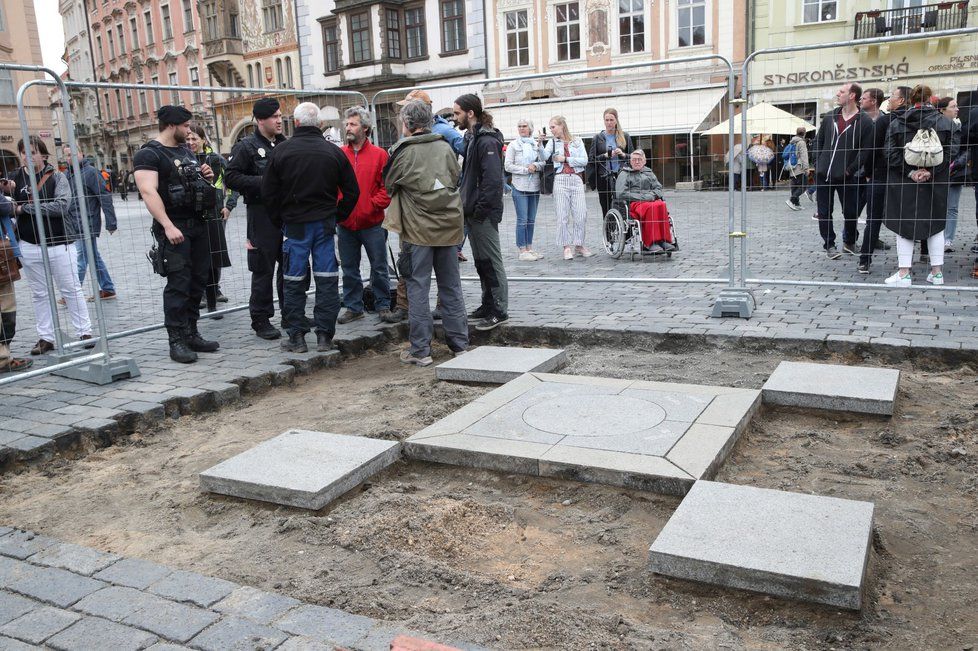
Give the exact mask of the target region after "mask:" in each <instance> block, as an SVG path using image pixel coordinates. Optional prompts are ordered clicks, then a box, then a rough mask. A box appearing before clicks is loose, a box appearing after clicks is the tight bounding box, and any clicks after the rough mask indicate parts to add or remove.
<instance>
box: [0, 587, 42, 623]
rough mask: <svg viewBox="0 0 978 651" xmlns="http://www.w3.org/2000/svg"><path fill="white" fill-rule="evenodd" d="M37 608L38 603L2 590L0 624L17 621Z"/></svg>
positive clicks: (0, 594)
mask: <svg viewBox="0 0 978 651" xmlns="http://www.w3.org/2000/svg"><path fill="white" fill-rule="evenodd" d="M35 607H37V602H36V601H31V600H30V599H25V598H24V597H20V596H18V595H15V594H10V593H9V592H7V591H5V590H0V624H6V623H7V622H9V621H10V620H12V619H17V618H18V617H20V616H21V615H23V614H24V613H26V612H28V611H30V610H31V609H33V608H35Z"/></svg>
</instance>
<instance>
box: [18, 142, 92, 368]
mask: <svg viewBox="0 0 978 651" xmlns="http://www.w3.org/2000/svg"><path fill="white" fill-rule="evenodd" d="M29 144H30V149H31V152H30V156H31V158H32V162H33V164H34V172H35V180H36V181H37V189H38V193H39V194H38V197H37V198H38V200H39V202H40V215H35V213H34V201H33V200H32V198H31V183H30V172H29V171H28V169H27V156H28V154H27V152H26V150H25V146H24V141H23V140H21V141H20V142H18V143H17V153H18V154H19V155H20V160H21V163H22V164H23V165H24V166H23V167H21V168H20V169H19V170H18V171H17V174H16V176H15V177H14V183H15V186H16V187H15V190H14V200H15V201H16V203H17V207H16V208H15V214H16V217H17V233H18V238H19V242H20V253H21V262H22V263H23V265H24V275H25V276H27V282H28V284H29V285H30V288H31V300H32V302H33V304H34V318H35V321H36V323H35V327H36V329H37V337H38V339H37V344H35V345H34V348H32V349H31V355H43V354H44V353H47V352H50V351H52V350H54V340H55V339H54V320H53V316H52V314H51V302H50V300H49V299H48V283H47V276H46V275H45V270H44V258H43V255H44V254H43V252H42V251H41V247H42V246H43V247H44V248H46V249H47V257H48V263H49V264H50V272H51V278H52V280H53V283H54V286H55V287H57V289H58V292H59V293H60V294H61V296H62V298H64V299H65V304H66V305H67V307H68V315H69V316H70V318H71V324H72V326H73V327H74V329H75V334H76V336H77V337H78V338H79V339H82V340H85V339H91V338H92V321H91V319H90V318H89V315H88V306H87V305H85V295H84V294H83V293H82V289H81V283H80V282H78V260H77V258H76V257H75V246H74V243H75V241H76V240H77V239H78V237H79V233H80V231H81V224H80V222H76V221H74V220H73V219H72V217H71V196H72V195H71V190H70V189H69V188H68V179H67V177H66V176H65V175H64V174H62V173H61V172H59V171H57V170H55V169H54V168H53V167H52V166H51V165H50V164H49V163H48V148H47V145H45V144H44V141H43V140H41V139H40V138H38V137H37V136H31V137H30V143H29ZM37 217H40V218H41V219H40V220H38V219H37ZM38 221H42V223H43V226H44V239H43V241H42V239H41V233H40V231H39V230H38V224H37V222H38Z"/></svg>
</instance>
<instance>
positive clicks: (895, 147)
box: [883, 85, 960, 287]
mask: <svg viewBox="0 0 978 651" xmlns="http://www.w3.org/2000/svg"><path fill="white" fill-rule="evenodd" d="M931 95H933V93H932V91H931V89H930V87H928V86H925V85H919V86H916V87H915V88H914V89H913V91H912V92H911V93H910V105H911V108H909V109H908V110H907V111H906V112H904V113H901V114H899V115H897V116H896V117H895V118H894V120H893V122H892V123H891V124H890V126H889V129H887V132H886V145H885V151H886V160H887V187H886V217H885V220H884V222H883V223H884V224H885V225H886V227H887V228H888V229H890V230H891V231H893V232H894V233H896V234H897V255H898V257H899V265H900V266H899V269H898V270H897V272H896V273H895V274H893V275H892V276H890V277H889V278H887V279H886V280H885V281H884V282H886V284H888V285H895V286H897V287H910V285H911V283H912V278H911V275H910V268H911V265H912V263H913V250H914V242H915V241H916V240H923V239H925V240H927V246H928V250H929V254H930V265H931V270H930V273H929V274H928V275H927V282H929V283H931V284H933V285H943V284H944V275H943V273H942V266H943V264H944V227H945V224H946V219H947V206H948V204H947V201H948V179H949V177H950V172H949V170H950V164H951V161H952V160H954V158H955V157H956V156H957V154H958V149H959V148H960V132H958V131H956V130H955V129H954V126H953V123H952V122H951V121H950V120H948V119H947V118H946V117H944V116H943V115H941V113H940V112H939V111H938V110H937V108H936V107H934V106H933V105H931V103H930V99H929V98H930V97H931ZM921 129H923V130H933V131H934V132H935V133H936V134H937V137H938V138H939V140H940V144H941V147H942V149H943V151H942V156H941V161H940V163H938V164H937V165H934V166H929V167H924V166H922V165H920V164H919V163H914V164H910V163H908V162H907V155H908V152H907V151H906V146H907V144H909V143H911V142H913V140H914V138H915V137H916V134H918V133H919V132H920V130H921ZM911 162H913V161H911Z"/></svg>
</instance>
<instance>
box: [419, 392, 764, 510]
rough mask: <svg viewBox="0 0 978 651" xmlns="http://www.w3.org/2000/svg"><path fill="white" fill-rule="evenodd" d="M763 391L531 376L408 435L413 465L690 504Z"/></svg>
mask: <svg viewBox="0 0 978 651" xmlns="http://www.w3.org/2000/svg"><path fill="white" fill-rule="evenodd" d="M760 399H761V393H760V391H756V390H747V389H730V388H726V387H709V386H699V385H682V384H669V383H666V382H656V383H649V382H635V381H632V380H618V379H609V378H592V377H583V376H565V375H553V374H548V373H526V374H524V375H521V376H519V377H517V378H516V379H514V380H511V381H510V382H508V383H506V384H504V385H503V386H501V387H499V388H498V389H495V390H494V391H491V392H489V393H488V394H486V395H485V396H482V397H481V398H478V399H476V400H475V401H474V402H472V403H470V404H468V405H466V406H465V407H462V408H461V409H459V410H458V411H456V412H454V413H452V414H449V415H448V416H446V417H445V418H443V419H442V420H440V421H438V422H436V423H433V424H432V425H430V426H429V427H427V428H425V429H423V430H421V431H420V432H418V433H416V434H415V435H414V436H411V437H410V438H409V439H408V440H407V441H405V444H404V451H405V454H406V455H407V456H408V457H411V458H415V459H421V460H425V461H435V462H439V463H448V464H453V465H460V466H471V467H476V468H486V469H491V470H498V471H502V472H518V473H523V474H529V475H538V476H546V477H560V478H564V479H573V480H577V481H588V482H595V483H603V484H611V485H615V486H627V487H631V488H637V489H640V490H649V491H653V492H660V493H666V494H672V495H684V494H685V493H686V491H687V490H689V488H690V487H691V486H692V485H693V482H694V481H696V480H697V479H703V478H709V477H712V476H713V475H714V473H716V470H717V468H719V466H720V464H722V463H723V461H724V460H725V459H726V457H727V455H728V454H729V453H730V450H731V449H732V448H733V445H734V443H735V442H736V440H737V438H738V437H739V436H740V433H741V432H742V431H743V430H744V428H745V427H746V426H747V423H748V422H749V420H750V417H751V416H752V415H753V414H754V413H755V412H756V410H757V407H758V405H759V404H760Z"/></svg>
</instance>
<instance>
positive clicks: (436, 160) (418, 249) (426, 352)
mask: <svg viewBox="0 0 978 651" xmlns="http://www.w3.org/2000/svg"><path fill="white" fill-rule="evenodd" d="M400 119H401V128H402V132H403V134H404V138H403V139H401V140H400V141H398V142H397V144H395V145H394V146H393V147H392V148H391V151H390V159H389V160H388V161H387V166H386V167H385V168H384V187H386V188H387V193H388V194H389V195H390V197H391V203H390V206H389V207H388V208H387V216H386V217H385V218H384V228H386V229H387V230H389V231H393V232H395V233H397V234H398V235H399V237H400V240H401V245H402V246H403V247H404V248H406V249H407V253H408V256H407V257H408V259H409V260H410V269H407V270H402V273H405V275H406V282H407V299H408V339H409V340H410V348H408V349H407V350H405V351H403V352H402V353H401V361H402V362H404V363H405V364H417V365H418V366H428V365H429V364H431V363H432V359H431V337H432V335H433V333H434V322H433V320H432V318H431V306H430V305H429V303H428V293H429V291H430V289H431V272H432V270H434V272H435V281H436V282H437V283H438V298H439V299H440V301H441V313H442V325H443V326H444V328H445V338H446V339H447V340H448V347H449V348H450V349H451V350H452V352H453V353H454V354H458V353H461V352H463V351H465V350H466V348H468V346H469V326H468V321H467V319H466V316H465V301H464V299H463V297H462V281H461V279H460V276H459V271H458V260H457V255H456V251H457V246H458V244H459V243H461V242H462V201H461V198H460V196H459V193H458V179H459V174H460V173H461V168H460V167H459V164H458V156H457V155H456V154H455V152H454V151H452V148H451V146H450V145H449V144H448V142H446V141H445V140H444V138H442V137H441V136H440V135H438V134H433V133H431V120H432V118H431V107H430V106H429V105H428V104H426V103H424V102H422V101H411V102H408V103H407V104H405V105H404V106H403V107H402V108H401V113H400Z"/></svg>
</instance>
